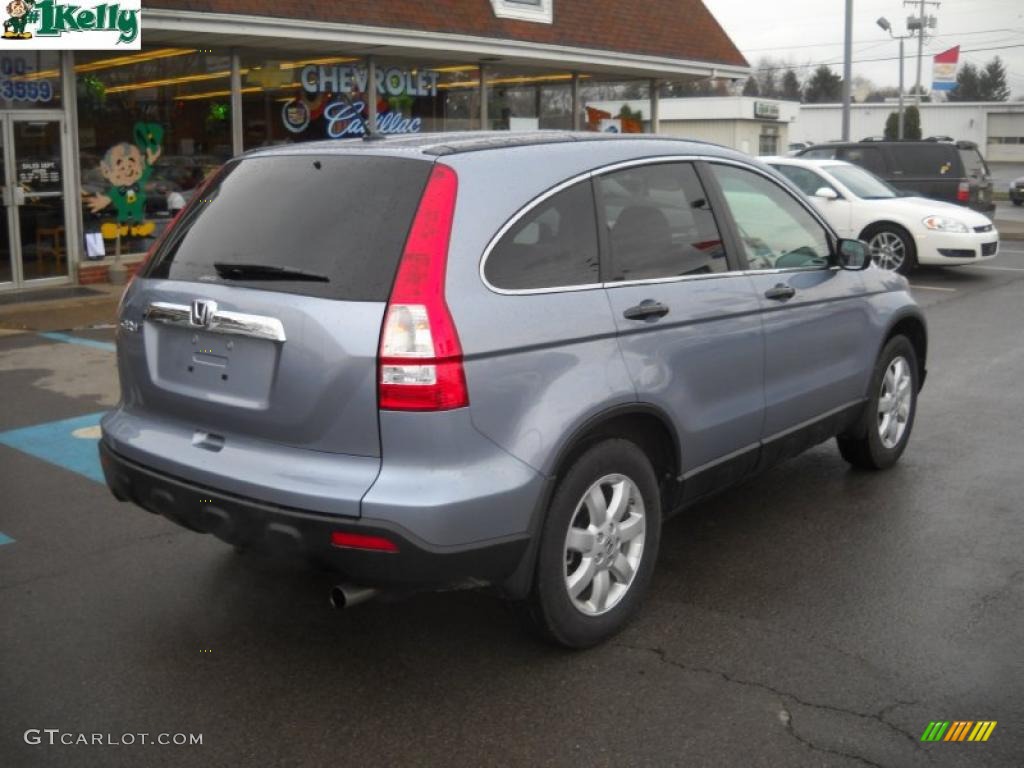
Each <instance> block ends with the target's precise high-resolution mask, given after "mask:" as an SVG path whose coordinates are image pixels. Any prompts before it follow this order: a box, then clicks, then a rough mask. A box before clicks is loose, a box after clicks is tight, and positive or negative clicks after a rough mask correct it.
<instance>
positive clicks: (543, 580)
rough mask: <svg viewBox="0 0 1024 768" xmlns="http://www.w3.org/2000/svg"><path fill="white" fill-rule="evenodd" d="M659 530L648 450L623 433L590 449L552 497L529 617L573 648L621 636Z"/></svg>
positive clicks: (644, 583) (645, 581) (648, 571)
mask: <svg viewBox="0 0 1024 768" xmlns="http://www.w3.org/2000/svg"><path fill="white" fill-rule="evenodd" d="M660 535H661V501H660V498H659V495H658V484H657V480H656V478H655V475H654V470H653V469H652V468H651V462H650V461H649V460H648V458H647V456H646V455H645V454H644V452H643V451H642V450H640V448H638V447H637V446H636V445H635V444H634V443H631V442H629V441H628V440H619V439H615V440H606V441H604V442H601V443H598V444H597V445H595V446H593V447H591V448H590V449H588V450H587V451H586V452H585V453H584V454H583V455H582V456H580V457H579V459H577V460H576V461H575V462H574V463H573V464H572V466H571V467H570V468H569V470H568V471H567V472H566V473H565V475H564V476H563V478H562V480H561V481H560V482H559V484H558V487H557V489H556V490H555V493H554V496H553V497H552V500H551V506H550V507H549V509H548V516H547V519H546V521H545V524H544V528H543V532H542V535H541V542H540V551H539V553H538V559H537V571H536V578H535V583H534V588H533V593H532V595H531V597H530V600H529V605H528V607H529V615H530V618H531V619H532V620H533V622H534V623H535V625H536V626H537V628H538V629H539V630H540V631H541V632H542V634H543V635H544V636H545V637H547V638H548V639H549V640H552V641H554V642H556V643H558V644H560V645H564V646H566V647H569V648H586V647H589V646H592V645H596V644H597V643H599V642H601V641H602V640H605V639H606V638H608V637H610V636H611V635H613V634H615V633H616V632H618V631H619V630H620V629H621V628H622V627H623V626H624V625H625V624H626V623H627V622H628V621H629V619H630V617H631V616H632V615H633V613H634V612H635V611H636V609H637V607H638V606H639V604H640V602H641V600H642V598H643V596H644V593H645V592H646V591H647V588H648V585H649V584H650V580H651V575H652V572H653V570H654V561H655V559H656V557H657V554H658V542H659V539H660Z"/></svg>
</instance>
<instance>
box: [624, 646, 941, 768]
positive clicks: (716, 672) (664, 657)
mask: <svg viewBox="0 0 1024 768" xmlns="http://www.w3.org/2000/svg"><path fill="white" fill-rule="evenodd" d="M614 645H615V646H616V647H619V648H625V649H627V650H631V651H640V652H642V653H650V654H653V655H654V656H656V657H657V658H658V659H659V660H660V661H661V662H662V663H664V664H668V665H669V666H672V667H676V668H677V669H681V670H683V671H686V672H695V673H698V674H704V675H711V676H714V677H718V678H720V679H722V680H724V681H726V682H727V683H731V684H733V685H740V686H744V687H747V688H755V689H758V690H762V691H767V692H768V693H771V694H773V695H775V696H778V697H779V698H780V699H781V700H782V701H783V702H792V703H795V704H797V705H798V706H801V707H806V708H808V709H816V710H820V711H826V712H835V713H837V714H841V715H848V716H851V717H857V718H861V719H863V720H870V721H872V722H875V723H878V724H879V725H882V726H884V727H885V728H887V729H889V730H890V731H892V732H893V733H896V734H898V735H899V736H901V737H903V738H904V739H906V740H907V741H909V742H910V743H911V744H912V745H913V747H914V749H915V750H916V751H919V752H921V753H922V754H924V755H925V756H926V757H927V759H928V761H929V762H931V755H930V754H929V753H928V751H927V750H922V749H921V745H920V743H918V740H917V737H916V736H915V735H914V734H912V733H909V732H908V731H905V730H903V729H902V728H900V727H898V726H896V725H894V724H893V723H891V722H889V721H888V720H886V719H885V715H887V714H888V713H889V712H891V711H892V710H894V709H896V708H898V707H904V706H913V705H915V704H917V703H918V702H917V701H916V700H915V701H903V700H896V701H895V702H893V703H891V704H887V705H886V706H884V707H882V709H880V710H878V711H877V712H860V711H858V710H855V709H848V708H845V707H837V706H835V705H832V704H822V703H820V702H814V701H808V700H807V699H804V698H802V697H800V696H798V695H797V694H795V693H792V692H791V691H784V690H782V689H780V688H776V687H775V686H773V685H769V684H768V683H763V682H760V681H758V680H744V679H741V678H738V677H733V676H732V675H730V674H728V673H727V672H723V671H722V670H720V669H712V668H710V667H697V666H693V665H690V664H684V663H683V662H681V661H676V660H675V659H673V658H671V657H670V656H669V655H668V652H667V651H666V650H665V649H664V648H658V647H652V648H647V647H644V646H639V645H628V644H626V643H614ZM785 722H786V728H787V729H788V730H789V731H790V732H791V733H792V734H793V736H794V737H795V738H797V739H798V740H799V741H801V742H802V743H805V744H807V745H808V746H810V747H811V748H813V749H817V750H818V751H823V752H828V751H829V750H827V749H825V748H819V747H817V746H815V745H813V744H811V742H809V741H808V740H806V739H804V738H802V737H800V736H799V735H798V734H797V733H796V732H795V731H793V727H792V717H791V716H790V717H789V718H788V720H786V721H785ZM832 754H836V755H843V756H844V757H849V758H851V759H854V760H860V761H861V762H863V763H866V764H867V765H876V763H872V762H870V761H869V760H866V759H864V758H862V757H859V756H857V755H848V754H845V753H842V752H834V753H832Z"/></svg>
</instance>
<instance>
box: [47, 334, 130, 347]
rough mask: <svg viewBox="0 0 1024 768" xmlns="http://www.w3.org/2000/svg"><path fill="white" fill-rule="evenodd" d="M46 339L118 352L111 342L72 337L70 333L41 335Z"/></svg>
mask: <svg viewBox="0 0 1024 768" xmlns="http://www.w3.org/2000/svg"><path fill="white" fill-rule="evenodd" d="M39 335H40V336H42V337H43V338H44V339H49V340H50V341H62V342H64V343H65V344H79V345H81V346H83V347H92V348H93V349H102V350H103V351H104V352H116V351H117V345H116V344H113V343H112V342H109V341H96V340H95V339H83V338H82V337H80V336H72V335H71V334H70V333H55V332H49V331H48V332H46V333H40V334H39Z"/></svg>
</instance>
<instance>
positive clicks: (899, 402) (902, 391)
mask: <svg viewBox="0 0 1024 768" xmlns="http://www.w3.org/2000/svg"><path fill="white" fill-rule="evenodd" d="M919 386H920V385H919V382H918V367H917V355H916V353H915V352H914V347H913V345H912V344H911V343H910V341H909V340H908V339H907V338H906V337H905V336H896V337H894V338H893V339H891V340H890V341H889V343H888V344H886V345H885V348H884V349H883V350H882V354H881V355H880V356H879V358H878V362H877V363H876V364H875V370H874V373H873V374H872V376H871V393H872V394H871V399H870V400H869V401H868V404H867V406H866V408H865V409H864V414H863V415H862V416H861V418H860V420H859V421H858V423H857V424H856V425H855V426H854V428H853V429H851V430H850V431H849V432H848V433H846V434H843V435H840V436H839V437H838V438H837V442H838V444H839V452H840V453H841V454H842V456H843V458H844V459H846V460H847V461H848V462H850V464H852V465H853V466H855V467H860V468H862V469H888V468H889V467H891V466H892V465H893V464H895V463H896V462H897V460H898V459H899V458H900V455H901V454H902V453H903V450H904V449H905V448H906V447H907V441H908V440H909V439H910V432H911V430H912V429H913V428H914V417H915V415H916V414H917V391H918V388H919Z"/></svg>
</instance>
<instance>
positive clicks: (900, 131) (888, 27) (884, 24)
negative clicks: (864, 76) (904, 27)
mask: <svg viewBox="0 0 1024 768" xmlns="http://www.w3.org/2000/svg"><path fill="white" fill-rule="evenodd" d="M875 23H876V24H878V26H880V27H881V28H882V29H884V30H885V31H886V32H888V33H889V37H891V38H892V39H893V40H899V41H900V111H899V127H898V128H897V138H899V139H900V141H902V140H903V139H904V138H905V137H906V131H905V126H906V118H905V114H906V111H905V110H904V108H903V69H904V67H903V42H904V41H905V40H906V39H907V38H908V37H910V35H896V34H893V31H892V24H890V23H889V20H888V19H887V18H885V16H883V17H882V18H880V19H879V20H878V21H877V22H875Z"/></svg>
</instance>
